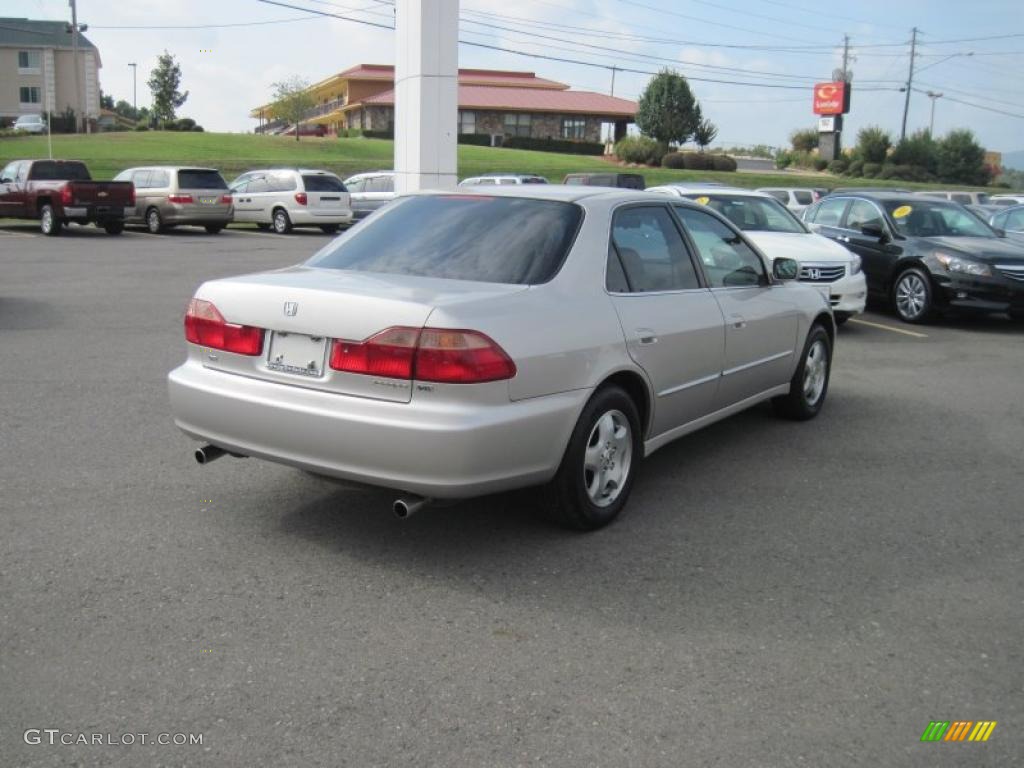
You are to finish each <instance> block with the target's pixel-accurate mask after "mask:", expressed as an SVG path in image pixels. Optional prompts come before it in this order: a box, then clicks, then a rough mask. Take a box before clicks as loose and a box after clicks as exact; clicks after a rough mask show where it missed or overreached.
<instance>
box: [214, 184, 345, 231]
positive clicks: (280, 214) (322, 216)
mask: <svg viewBox="0 0 1024 768" xmlns="http://www.w3.org/2000/svg"><path fill="white" fill-rule="evenodd" d="M231 195H232V197H234V200H235V221H237V222H249V223H252V224H255V225H256V226H257V227H259V228H260V229H271V228H273V230H274V231H275V232H277V233H278V234H279V235H284V234H287V233H288V232H291V231H292V228H293V227H319V228H320V229H322V230H323V231H324V232H327V233H333V232H337V231H338V227H339V226H346V227H347V226H348V225H349V224H351V223H352V206H351V203H350V199H349V193H348V190H347V189H346V188H345V185H344V184H343V183H342V181H341V179H340V178H339V177H338V176H336V175H335V174H333V173H331V172H329V171H320V170H311V169H301V168H300V169H295V168H270V169H266V170H259V171H249V172H247V173H243V174H242V175H241V176H239V177H238V178H237V179H235V180H234V181H233V182H231Z"/></svg>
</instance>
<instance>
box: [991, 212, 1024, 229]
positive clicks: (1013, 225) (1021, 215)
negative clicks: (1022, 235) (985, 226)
mask: <svg viewBox="0 0 1024 768" xmlns="http://www.w3.org/2000/svg"><path fill="white" fill-rule="evenodd" d="M1000 215H1001V216H1003V217H1004V218H1003V221H1004V222H1005V223H1004V224H1001V225H997V226H1002V227H1003V229H1010V230H1013V231H1014V232H1021V231H1024V209H1020V210H1016V211H1009V212H1008V213H1005V214H1000Z"/></svg>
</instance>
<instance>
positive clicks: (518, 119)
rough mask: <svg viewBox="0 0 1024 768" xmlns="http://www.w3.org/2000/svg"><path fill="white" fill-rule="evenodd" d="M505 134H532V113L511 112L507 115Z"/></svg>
mask: <svg viewBox="0 0 1024 768" xmlns="http://www.w3.org/2000/svg"><path fill="white" fill-rule="evenodd" d="M505 135H506V136H529V135H530V115H528V114H523V113H518V112H509V113H507V114H506V115H505Z"/></svg>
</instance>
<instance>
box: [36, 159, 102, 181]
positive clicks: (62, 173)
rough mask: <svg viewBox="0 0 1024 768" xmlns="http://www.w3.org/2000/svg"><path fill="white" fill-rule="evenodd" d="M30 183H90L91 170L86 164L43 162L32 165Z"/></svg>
mask: <svg viewBox="0 0 1024 768" xmlns="http://www.w3.org/2000/svg"><path fill="white" fill-rule="evenodd" d="M28 178H29V180H30V181H90V180H91V178H92V177H91V176H89V169H88V168H86V167H85V164H84V163H57V162H54V161H52V160H41V161H39V162H36V163H32V170H31V171H29V176H28Z"/></svg>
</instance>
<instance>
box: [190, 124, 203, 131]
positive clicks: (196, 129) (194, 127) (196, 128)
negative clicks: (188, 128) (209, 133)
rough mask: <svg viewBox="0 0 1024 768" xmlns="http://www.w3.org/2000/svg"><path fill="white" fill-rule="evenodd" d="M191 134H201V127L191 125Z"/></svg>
mask: <svg viewBox="0 0 1024 768" xmlns="http://www.w3.org/2000/svg"><path fill="white" fill-rule="evenodd" d="M192 132H193V133H203V126H201V125H193V126H192Z"/></svg>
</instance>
